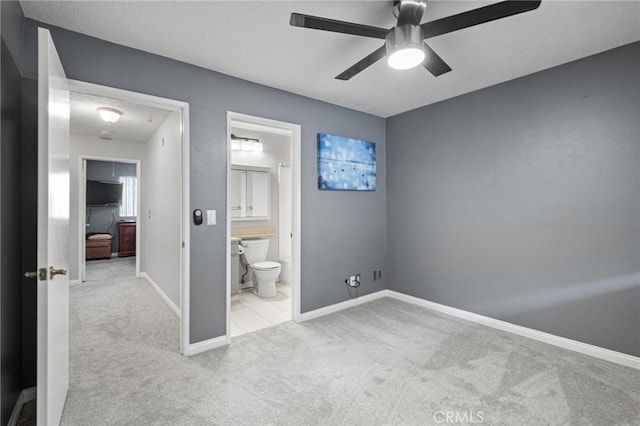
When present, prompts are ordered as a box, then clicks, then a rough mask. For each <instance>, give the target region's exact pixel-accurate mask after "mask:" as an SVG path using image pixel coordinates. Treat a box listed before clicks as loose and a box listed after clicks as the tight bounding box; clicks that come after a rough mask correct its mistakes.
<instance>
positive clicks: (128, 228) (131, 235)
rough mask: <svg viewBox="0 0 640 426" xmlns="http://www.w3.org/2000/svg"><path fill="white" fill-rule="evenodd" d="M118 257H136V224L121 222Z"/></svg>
mask: <svg viewBox="0 0 640 426" xmlns="http://www.w3.org/2000/svg"><path fill="white" fill-rule="evenodd" d="M118 241H119V242H118V257H127V256H135V255H136V223H135V222H120V223H119V224H118Z"/></svg>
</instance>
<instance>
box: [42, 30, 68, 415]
mask: <svg viewBox="0 0 640 426" xmlns="http://www.w3.org/2000/svg"><path fill="white" fill-rule="evenodd" d="M69 115H70V109H69V88H68V81H67V78H66V76H65V73H64V70H63V68H62V63H61V62H60V58H59V57H58V53H57V51H56V48H55V46H54V44H53V40H52V39H51V35H50V33H49V31H48V30H45V29H43V28H38V263H37V264H38V268H39V270H42V268H44V269H45V271H46V273H45V276H44V277H40V278H44V279H40V278H38V354H37V364H38V373H37V421H38V425H55V424H58V423H59V422H60V418H61V415H62V410H63V408H64V403H65V400H66V397H67V391H68V388H69V277H68V276H67V275H66V274H62V273H60V274H57V275H55V276H53V275H51V274H50V271H49V268H51V267H52V268H55V269H64V270H68V268H69ZM60 272H62V271H60Z"/></svg>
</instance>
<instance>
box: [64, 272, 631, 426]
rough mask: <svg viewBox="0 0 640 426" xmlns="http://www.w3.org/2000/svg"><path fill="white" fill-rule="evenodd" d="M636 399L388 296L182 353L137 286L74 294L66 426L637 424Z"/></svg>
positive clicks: (613, 372) (582, 365)
mask: <svg viewBox="0 0 640 426" xmlns="http://www.w3.org/2000/svg"><path fill="white" fill-rule="evenodd" d="M639 407H640V373H639V372H638V371H637V370H633V369H630V368H625V367H621V366H618V365H614V364H610V363H607V362H605V361H600V360H597V359H594V358H590V357H587V356H583V355H580V354H576V353H572V352H568V351H564V350H562V349H559V348H556V347H553V346H548V345H545V344H542V343H539V342H535V341H532V340H528V339H525V338H522V337H519V336H516V335H511V334H509V333H505V332H501V331H497V330H493V329H490V328H486V327H482V326H478V325H475V324H472V323H469V322H465V321H463V320H460V319H457V318H453V317H448V316H446V315H442V314H438V313H434V312H431V311H428V310H426V309H423V308H420V307H416V306H413V305H410V304H406V303H403V302H399V301H396V300H392V299H381V300H378V301H374V302H370V303H367V304H364V305H361V306H358V307H355V308H351V309H348V310H345V311H342V312H339V313H335V314H331V315H328V316H325V317H322V318H318V319H316V320H312V321H308V322H305V323H301V324H295V323H292V322H288V323H284V324H280V325H277V326H274V327H271V328H268V329H264V330H260V331H258V332H255V333H250V334H246V335H243V336H240V337H237V338H235V339H234V340H233V342H232V344H231V346H229V347H226V348H220V349H217V350H214V351H210V352H208V353H204V354H200V355H197V356H193V357H191V358H185V357H182V356H181V355H179V354H178V320H177V318H176V317H175V316H174V314H173V313H172V312H171V311H170V310H169V309H168V308H167V307H165V306H164V304H163V303H162V302H161V301H160V299H159V297H158V296H157V295H156V294H155V293H154V291H153V290H152V289H151V288H150V287H149V286H148V285H147V284H146V283H145V282H144V281H142V280H136V279H130V280H120V281H118V280H114V281H107V282H99V283H94V284H84V285H77V286H74V287H72V289H71V386H70V392H69V397H68V400H67V404H66V407H65V411H64V414H63V418H62V424H65V425H124V424H135V425H147V424H154V425H156V424H165V425H213V424H219V425H367V426H370V425H430V424H443V423H442V422H440V423H439V421H441V420H442V419H444V417H442V416H444V415H446V412H455V413H458V416H465V415H466V416H467V417H466V419H467V423H469V420H470V419H471V418H472V417H473V416H475V417H473V418H474V419H475V420H476V422H477V421H478V420H479V417H482V421H483V423H484V424H492V425H493V424H508V425H547V424H551V425H590V424H592V425H623V424H636V425H637V424H640V411H639ZM439 413H442V414H439ZM434 415H435V416H436V417H435V418H434ZM458 419H460V417H458ZM458 424H460V423H458Z"/></svg>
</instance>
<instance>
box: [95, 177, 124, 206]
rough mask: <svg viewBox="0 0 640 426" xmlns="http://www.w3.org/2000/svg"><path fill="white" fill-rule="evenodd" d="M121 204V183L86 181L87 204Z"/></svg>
mask: <svg viewBox="0 0 640 426" xmlns="http://www.w3.org/2000/svg"><path fill="white" fill-rule="evenodd" d="M120 204H122V183H121V182H103V181H98V180H88V181H87V206H88V207H103V206H119V205H120Z"/></svg>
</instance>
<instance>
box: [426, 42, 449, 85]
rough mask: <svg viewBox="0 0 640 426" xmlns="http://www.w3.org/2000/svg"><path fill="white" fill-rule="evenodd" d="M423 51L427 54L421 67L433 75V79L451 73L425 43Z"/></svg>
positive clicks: (447, 66)
mask: <svg viewBox="0 0 640 426" xmlns="http://www.w3.org/2000/svg"><path fill="white" fill-rule="evenodd" d="M424 50H425V52H426V54H427V58H426V59H425V61H424V63H423V64H422V66H423V67H425V68H426V69H427V71H429V72H430V73H431V74H433V76H434V77H437V76H439V75H442V74H445V73H448V72H449V71H451V67H450V66H449V65H447V63H446V62H445V61H443V60H442V58H441V57H440V56H438V54H437V53H436V52H435V51H434V50H433V49H432V48H430V47H429V46H428V45H427V43H425V44H424Z"/></svg>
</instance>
